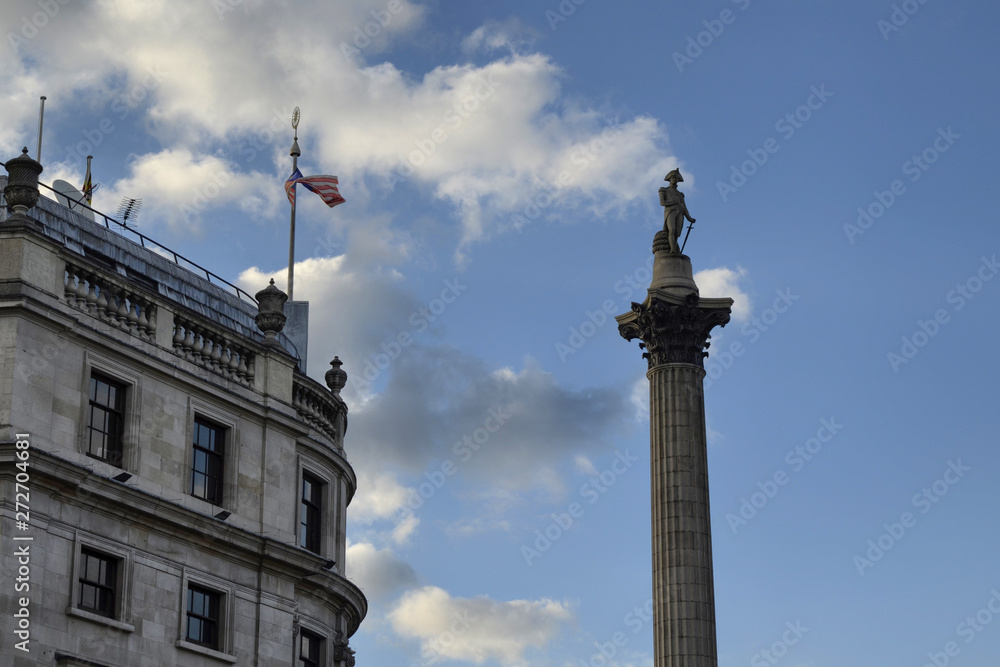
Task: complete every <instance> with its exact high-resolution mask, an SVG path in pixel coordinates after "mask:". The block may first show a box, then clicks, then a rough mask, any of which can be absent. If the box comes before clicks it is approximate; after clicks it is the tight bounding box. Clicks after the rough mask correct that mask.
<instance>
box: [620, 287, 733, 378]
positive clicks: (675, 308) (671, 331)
mask: <svg viewBox="0 0 1000 667" xmlns="http://www.w3.org/2000/svg"><path fill="white" fill-rule="evenodd" d="M732 305H733V300H732V299H702V298H699V296H698V294H697V293H695V292H692V293H690V294H688V295H687V296H685V297H680V296H676V295H674V294H669V293H667V292H665V291H663V290H659V289H651V290H649V295H648V296H647V297H646V300H645V301H643V302H642V303H635V302H633V303H632V311H631V312H629V313H625V314H624V315H619V316H618V317H616V318H615V319H616V320H617V322H618V332H619V333H620V334H621V336H622V338H624V339H625V340H633V339H636V338H638V339H639V340H640V341H642V342H641V343H639V347H640V348H642V349H644V350H646V351H645V352H644V353H643V355H642V357H643V358H644V359H646V360H647V361H648V362H649V368H650V369H653V368H655V367H657V366H661V365H663V364H693V365H695V366H698V367H699V368H704V367H705V361H704V360H705V357H707V356H708V352H706V350H707V349H708V347H709V340H710V339H711V331H712V329H714V328H715V327H717V326H723V327H724V326H726V324H727V323H728V322H729V316H730V313H731V309H732Z"/></svg>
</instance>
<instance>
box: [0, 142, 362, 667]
mask: <svg viewBox="0 0 1000 667" xmlns="http://www.w3.org/2000/svg"><path fill="white" fill-rule="evenodd" d="M18 159H19V160H20V159H22V158H18ZM23 159H27V156H26V155H25V156H24V157H23ZM12 162H13V161H12ZM35 164H37V163H35ZM10 165H11V163H8V169H10ZM39 169H40V167H39ZM11 173H12V183H13V182H14V178H15V177H14V174H13V172H11ZM29 190H30V188H29ZM23 194H24V193H23V192H18V191H15V190H12V189H11V187H7V205H8V206H10V205H11V204H12V202H13V201H14V200H15V199H18V200H19V198H20V197H21V196H22V195H23ZM29 194H30V193H29ZM29 199H30V197H29ZM98 220H100V218H98ZM123 231H124V230H122V229H121V228H118V229H116V228H115V225H114V224H113V223H110V224H109V223H107V222H104V221H101V222H97V223H95V222H94V221H92V220H90V219H88V217H86V216H83V215H80V214H79V213H77V212H76V211H72V210H69V209H68V208H67V207H65V206H62V205H60V204H59V203H57V202H55V201H53V200H50V199H48V198H46V197H41V198H40V199H38V201H37V204H36V205H34V206H33V207H26V205H25V204H21V206H20V208H19V209H17V210H15V211H13V212H11V211H8V210H4V211H3V212H0V502H2V517H0V586H2V589H0V607H2V608H0V663H2V664H5V665H6V664H13V665H58V666H62V667H70V666H82V665H87V666H95V667H100V666H107V667H111V666H115V667H118V666H126V665H127V666H143V667H146V666H148V667H154V666H155V667H161V666H164V665H185V666H187V665H190V666H192V667H196V666H199V667H200V666H216V667H217V666H219V665H226V664H233V665H240V666H244V665H246V666H250V665H254V666H257V665H259V666H262V667H264V666H275V667H276V666H278V665H283V666H288V665H294V666H295V667H306V666H308V665H325V666H335V667H347V666H349V665H354V664H355V663H354V656H353V651H351V649H350V648H349V646H348V639H349V638H350V637H351V635H353V634H354V632H355V631H356V630H357V629H358V626H359V624H360V623H361V621H362V619H363V618H364V616H365V613H366V611H367V602H366V600H365V597H364V595H363V594H362V592H361V591H360V590H359V589H358V588H357V587H356V586H355V585H354V584H352V583H351V582H349V581H348V580H347V579H346V577H345V572H344V560H345V551H346V536H345V530H346V511H347V506H348V504H349V503H350V501H351V498H352V496H353V494H354V492H355V487H356V478H355V474H354V471H353V470H352V468H351V466H350V464H349V463H348V461H347V459H346V457H345V454H344V447H343V443H344V433H345V431H346V430H347V406H346V404H345V403H344V401H343V400H342V399H341V397H340V395H339V390H340V389H341V388H342V387H343V384H344V380H345V379H346V375H345V374H344V373H343V371H341V370H340V369H339V363H340V362H339V360H337V361H335V362H334V366H333V368H331V371H330V372H328V373H327V380H328V381H327V385H328V386H323V384H321V383H319V382H317V381H315V380H313V379H312V378H310V377H308V376H306V375H305V374H304V373H303V372H302V369H300V368H298V355H297V353H296V351H295V349H294V346H293V345H291V343H290V342H289V341H288V340H287V339H286V338H284V337H283V336H282V335H281V334H280V333H277V331H276V329H277V328H279V327H278V326H277V321H278V320H281V319H283V317H282V316H281V315H280V310H279V311H278V312H277V313H271V314H270V316H268V313H263V314H264V317H260V316H261V314H262V313H261V312H258V305H257V304H256V303H254V300H253V299H251V298H249V296H248V295H246V294H241V293H239V292H238V291H236V290H234V289H233V288H232V286H229V285H227V284H221V283H220V282H219V281H218V280H217V279H214V277H213V276H211V275H209V274H208V273H203V274H201V275H199V273H197V272H195V271H193V270H191V269H190V268H185V267H184V266H181V265H180V264H179V263H178V260H177V258H176V257H174V256H170V254H169V253H165V252H164V251H163V250H162V249H159V250H154V249H152V248H151V247H148V245H149V244H148V243H147V242H146V240H145V239H138V240H139V241H140V242H138V243H137V242H136V241H135V240H132V238H129V237H127V236H126V235H125V234H123V233H122V232H123ZM270 290H271V293H264V292H262V293H260V294H258V296H260V297H262V301H261V303H262V304H263V302H264V300H265V299H266V298H267V297H269V296H274V294H273V293H274V292H276V290H275V289H274V288H273V286H272V287H271V288H270ZM278 294H279V295H280V293H278ZM282 296H283V295H282ZM277 301H278V302H279V308H280V302H281V301H283V299H280V298H279V299H277ZM261 311H263V306H262V307H261ZM255 320H256V321H257V322H261V323H262V326H263V327H264V329H266V330H268V334H267V336H266V337H265V335H263V334H262V332H261V330H260V329H258V327H257V326H256V324H255ZM18 484H21V485H20V486H18ZM20 493H23V495H18V494H20ZM21 513H23V514H21ZM22 648H27V649H28V651H23V650H21V649H22ZM8 661H9V662H8Z"/></svg>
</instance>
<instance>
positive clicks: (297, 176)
mask: <svg viewBox="0 0 1000 667" xmlns="http://www.w3.org/2000/svg"><path fill="white" fill-rule="evenodd" d="M300 183H301V184H302V186H303V187H305V188H306V189H307V190H309V191H310V192H315V193H316V194H318V195H319V196H320V198H321V199H322V200H323V201H324V202H326V205H327V206H329V207H330V208H333V207H334V206H336V205H337V204H343V203H344V202H345V201H346V200H345V199H344V198H343V197H341V196H340V191H339V190H337V186H338V185H339V184H340V181H338V180H337V177H336V176H329V175H327V174H322V175H319V176H303V175H302V172H301V171H299V170H298V168H296V169H295V171H294V172H293V173H292V175H291V176H289V177H288V180H287V181H285V192H286V193H287V194H288V203H290V204H291V205H292V206H295V186H296V185H297V184H300Z"/></svg>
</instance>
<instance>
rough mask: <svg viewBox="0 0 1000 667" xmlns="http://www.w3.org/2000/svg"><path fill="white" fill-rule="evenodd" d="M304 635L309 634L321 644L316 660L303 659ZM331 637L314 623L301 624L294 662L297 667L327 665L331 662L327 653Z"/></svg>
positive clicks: (296, 640) (296, 639) (296, 641)
mask: <svg viewBox="0 0 1000 667" xmlns="http://www.w3.org/2000/svg"><path fill="white" fill-rule="evenodd" d="M304 635H309V636H310V637H312V638H313V639H315V640H316V641H317V643H318V645H319V657H318V658H317V659H316V660H315V661H314V662H306V661H304V660H303V659H302V637H303V636H304ZM329 646H330V638H329V636H328V635H327V634H326V633H324V632H322V631H321V630H320V629H318V628H316V627H313V626H312V625H309V626H305V625H302V624H300V625H299V631H298V636H297V637H296V638H295V658H294V660H293V664H294V666H295V667H310V666H311V665H326V664H328V663H329V660H328V657H327V653H328V651H329Z"/></svg>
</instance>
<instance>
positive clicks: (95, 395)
mask: <svg viewBox="0 0 1000 667" xmlns="http://www.w3.org/2000/svg"><path fill="white" fill-rule="evenodd" d="M124 405H125V386H124V385H122V384H120V383H117V382H115V381H113V380H111V379H109V378H105V377H104V376H101V375H98V374H96V373H95V374H93V375H91V378H90V414H89V416H90V419H89V422H88V424H87V429H88V430H89V434H88V437H87V438H86V442H87V454H88V455H89V456H92V457H94V458H97V459H101V460H103V461H107V462H108V463H111V464H113V465H119V464H120V463H121V460H122V454H123V451H122V450H123V435H124V427H125V416H124Z"/></svg>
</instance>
